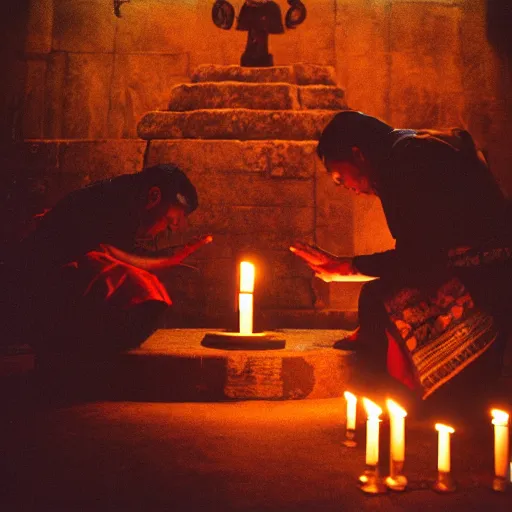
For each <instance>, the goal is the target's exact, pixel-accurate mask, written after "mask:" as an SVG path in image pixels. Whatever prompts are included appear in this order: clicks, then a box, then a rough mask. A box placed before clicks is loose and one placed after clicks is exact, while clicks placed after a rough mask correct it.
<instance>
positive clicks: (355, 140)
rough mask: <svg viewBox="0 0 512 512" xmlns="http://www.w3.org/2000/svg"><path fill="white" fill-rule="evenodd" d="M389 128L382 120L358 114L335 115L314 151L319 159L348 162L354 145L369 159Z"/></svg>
mask: <svg viewBox="0 0 512 512" xmlns="http://www.w3.org/2000/svg"><path fill="white" fill-rule="evenodd" d="M392 131H393V128H392V127H391V126H389V125H388V124H386V123H384V122H383V121H381V120H379V119H377V118H375V117H371V116H368V115H366V114H363V113H362V112H358V111H356V110H344V111H342V112H338V113H337V114H336V115H335V116H334V117H333V118H332V119H331V121H330V122H329V123H328V125H327V126H326V127H325V128H324V130H323V131H322V134H321V135H320V140H319V141H318V146H317V148H316V152H317V154H318V157H319V158H320V160H322V161H325V160H343V161H351V160H352V147H354V146H357V147H358V148H360V149H361V150H362V151H363V153H365V154H366V155H368V156H370V158H371V157H372V155H373V154H374V153H375V152H376V151H378V149H379V147H380V146H381V145H382V144H383V143H384V141H385V135H387V134H388V133H390V132H392Z"/></svg>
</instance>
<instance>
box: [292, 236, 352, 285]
mask: <svg viewBox="0 0 512 512" xmlns="http://www.w3.org/2000/svg"><path fill="white" fill-rule="evenodd" d="M290 251H291V252H293V253H294V254H295V255H297V256H299V258H302V259H303V260H304V261H305V262H306V263H307V264H308V265H309V268H311V270H313V272H314V273H315V276H316V277H318V278H319V279H322V281H325V282H331V281H335V280H336V277H337V276H348V275H354V274H358V273H359V272H357V270H355V268H354V267H353V265H352V258H343V257H338V256H334V255H333V254H330V253H328V252H327V251H324V250H323V249H320V248H319V247H315V246H312V245H310V244H306V243H303V242H295V243H294V244H293V245H292V246H291V247H290Z"/></svg>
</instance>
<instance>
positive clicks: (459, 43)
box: [2, 0, 512, 307]
mask: <svg viewBox="0 0 512 512" xmlns="http://www.w3.org/2000/svg"><path fill="white" fill-rule="evenodd" d="M27 1H28V0H27ZM277 2H278V3H279V5H280V6H281V10H282V12H283V14H284V13H285V12H286V10H287V8H288V4H287V2H286V1H285V0H277ZM231 3H232V4H233V6H234V7H235V9H236V12H237V13H238V12H239V9H240V6H241V5H242V3H243V2H242V0H232V2H231ZM304 3H305V4H306V6H307V9H308V17H307V19H306V21H305V22H304V23H303V25H301V26H299V27H298V28H297V29H295V30H288V31H287V32H286V33H285V34H283V35H278V36H271V38H270V50H271V52H272V53H273V55H274V61H275V64H276V65H288V64H291V63H296V62H310V63H314V64H322V65H328V66H333V67H334V69H335V72H336V77H337V83H338V85H339V86H340V87H341V88H342V89H343V90H344V91H345V97H346V100H347V103H348V105H349V106H350V107H351V108H354V109H359V110H362V111H365V112H367V113H369V114H372V115H376V116H378V117H382V118H383V119H385V120H386V121H388V122H390V123H391V124H393V125H395V126H408V127H424V126H428V127H431V126H448V125H455V124H456V125H462V126H464V127H466V128H468V129H469V130H470V131H471V132H472V133H473V134H474V135H475V137H476V139H477V140H478V142H479V143H480V144H481V145H482V146H483V148H484V150H485V151H486V153H487V155H488V157H489V160H490V162H491V166H492V169H493V172H494V173H495V175H496V176H497V178H498V180H499V181H500V183H501V185H502V187H503V189H504V190H505V192H506V193H507V194H508V195H511V194H512V173H511V172H510V167H511V165H512V145H510V143H509V142H508V134H509V133H511V130H512V93H511V87H510V84H511V78H512V77H511V74H512V73H511V69H512V66H511V65H510V59H511V52H510V47H508V48H507V47H506V45H505V47H503V46H498V44H497V42H496V41H497V40H496V38H495V37H492V36H493V34H496V32H497V31H498V32H499V30H500V27H501V25H503V27H504V28H503V27H501V32H500V33H501V34H503V33H504V32H505V33H507V30H509V28H508V29H507V26H508V27H510V9H509V10H508V11H507V10H506V9H507V2H506V1H505V0H378V1H377V0H305V2H304ZM212 4H213V0H179V1H176V0H130V2H129V3H126V4H124V5H123V6H122V8H121V13H122V17H121V18H116V17H115V16H114V15H113V9H112V3H111V2H110V0H32V1H31V2H30V8H29V9H28V12H27V16H26V20H25V19H24V17H23V16H18V17H17V18H16V20H17V24H16V26H18V25H20V24H21V20H24V22H25V24H26V25H27V31H26V34H22V32H21V31H17V32H16V33H17V34H19V35H18V36H17V37H18V42H19V38H21V37H22V36H23V39H24V41H23V43H24V52H18V53H16V56H13V55H14V52H15V50H14V49H13V51H12V53H11V54H9V55H10V58H9V59H7V60H6V62H7V63H8V64H6V65H8V66H10V68H11V70H12V73H11V74H10V75H8V77H7V78H6V81H5V83H4V84H3V85H2V87H3V90H5V92H6V98H5V101H4V106H3V112H4V113H5V115H4V116H3V118H4V121H3V123H4V125H5V129H3V130H2V131H3V132H5V133H6V134H7V135H8V137H10V138H11V139H18V140H19V139H22V140H27V139H30V140H31V142H29V143H26V144H21V145H19V146H16V148H14V147H13V148H11V149H12V151H11V152H10V153H8V154H7V156H6V157H5V159H4V160H3V163H4V165H3V167H4V169H5V170H4V174H3V176H2V179H3V183H4V184H7V185H8V186H9V187H10V188H12V182H13V180H14V181H15V182H16V185H15V187H14V188H15V190H16V193H15V194H14V195H13V194H10V195H9V198H10V200H11V201H12V204H13V208H14V210H13V209H11V210H10V215H11V217H9V216H8V218H10V219H18V218H19V219H22V218H23V217H24V215H26V214H27V213H28V211H31V209H34V208H36V206H37V207H39V206H41V205H43V206H51V204H52V202H54V201H55V200H56V199H57V198H58V197H61V196H62V195H63V194H64V193H66V192H67V191H69V190H70V189H71V188H74V187H77V186H82V185H85V184H87V183H88V180H90V179H91V177H94V178H102V177H105V176H108V175H112V174H116V173H121V172H132V171H135V170H136V169H137V168H140V166H141V165H142V163H143V151H144V149H143V146H144V144H145V143H144V142H143V141H141V140H139V139H138V138H137V132H136V126H137V123H138V121H139V120H140V118H141V117H142V116H143V114H144V113H146V112H148V111H152V110H165V109H167V108H168V103H169V99H170V90H171V88H172V87H173V86H175V85H176V84H181V83H187V82H190V80H191V75H192V72H193V70H194V69H195V68H196V67H197V66H198V65H199V64H204V63H211V64H217V65H229V64H238V63H239V59H240V55H241V53H242V51H243V49H244V46H245V40H246V34H245V33H242V32H238V31H236V30H235V28H232V29H231V30H230V31H223V30H220V29H218V28H217V27H215V26H214V25H213V23H212V21H211V6H212ZM488 4H489V6H490V5H492V6H493V9H494V11H495V12H494V16H493V18H492V20H489V21H488V20H487V18H486V15H487V14H486V13H487V10H488ZM20 5H22V4H20ZM500 8H501V9H502V10H501V11H500V10H499V9H500ZM20 9H21V8H20ZM496 12H497V14H496ZM507 12H508V13H509V14H508V16H509V18H507V14H506V13H507ZM507 19H508V21H507ZM3 23H4V25H6V23H7V22H6V21H4V22H3ZM507 24H508V25H507ZM14 32H15V31H14V30H13V29H11V31H10V33H11V34H12V33H14ZM502 39H503V37H502ZM505 39H506V37H505ZM491 43H492V44H491ZM16 46H18V47H19V46H20V45H19V44H17V45H12V44H9V45H8V47H9V48H11V47H13V48H16ZM20 53H23V58H20V57H19V54H20ZM24 71H26V77H25V80H24V82H25V83H24V92H23V93H20V89H21V87H20V84H21V83H22V82H23V80H22V79H21V78H20V77H21V76H22V75H23V72H24ZM6 84H11V86H9V85H6ZM20 96H21V97H22V101H21V100H20V98H19V97H20ZM44 141H48V142H44ZM43 146H45V147H44V149H43ZM46 146H47V147H46ZM19 148H22V149H19ZM27 148H28V149H27ZM66 148H67V149H66ZM71 148H73V149H71ZM75 148H76V151H78V153H77V154H81V155H82V156H81V157H78V156H77V157H75V158H74V160H73V159H70V158H71V157H69V155H70V154H71V153H74V152H75ZM80 148H81V149H80ZM84 148H88V149H86V150H84ZM126 148H129V149H128V150H126ZM170 148H171V146H169V145H168V146H166V148H165V149H161V151H162V152H163V153H165V154H166V155H167V153H166V152H169V151H170V153H169V154H172V150H171V149H170ZM217 149H218V150H219V151H220V154H224V153H223V152H222V148H221V146H218V147H217ZM27 151H28V153H27ZM89 151H91V152H92V153H91V154H88V152H89ZM20 152H21V153H20ZM93 153H95V154H96V157H95V156H94V155H93ZM27 154H28V155H29V156H30V158H27V157H26V155H27ZM42 154H44V155H47V156H48V155H49V156H48V159H47V158H46V156H45V157H44V158H43V156H41V155H42ZM66 154H67V155H68V157H65V155H66ZM237 154H238V153H236V152H235V153H233V154H229V155H227V156H226V158H228V159H231V160H233V161H234V162H235V160H236V155H237ZM34 155H35V157H34ZM37 155H39V156H37ZM98 158H99V160H98ZM173 158H175V159H177V160H179V159H180V158H189V157H188V156H186V155H178V154H176V156H175V157H173ZM240 158H242V157H240ZM47 162H50V163H49V164H47ZM70 162H72V163H70ZM233 165H234V166H236V165H235V163H234V164H233ZM138 166H139V167H138ZM189 167H190V168H192V165H190V166H189ZM276 169H278V167H276ZM269 172H270V171H269ZM274 172H277V171H276V170H274ZM269 176H270V175H269ZM14 177H16V178H14ZM20 177H21V178H20ZM197 179H199V180H201V179H202V178H200V177H199V176H198V177H197ZM209 179H214V177H213V176H209ZM215 179H217V180H218V179H220V177H219V176H217V177H216V178H215ZM236 179H237V180H242V181H243V180H249V181H250V180H252V182H251V183H253V182H257V181H258V180H259V179H260V178H259V177H258V174H257V173H256V174H255V175H253V176H250V177H249V176H239V177H237V178H236ZM269 179H270V178H269ZM308 180H310V181H309V182H308ZM249 181H248V182H249ZM205 183H206V182H205ZM270 183H272V185H269V186H272V187H274V186H276V185H275V183H276V180H275V176H274V179H273V180H271V181H270ZM306 183H309V185H305V184H306ZM199 186H200V188H202V187H203V186H205V185H203V183H202V182H201V183H200V185H199ZM240 186H241V187H242V188H243V187H244V186H245V185H243V184H241V185H240ZM307 186H310V187H311V189H313V188H314V189H315V190H316V191H317V193H318V191H320V192H321V193H322V194H323V196H322V197H323V199H324V200H325V203H322V201H320V202H319V203H318V204H317V205H314V203H313V202H311V203H310V204H309V205H308V204H307V201H306V200H305V199H304V201H305V202H304V205H303V206H302V203H301V205H300V207H303V208H305V211H306V210H308V209H310V210H311V209H315V212H314V215H315V222H316V224H315V226H316V237H317V241H318V242H319V243H320V244H322V245H323V246H325V247H326V248H327V249H330V250H332V251H342V252H350V253H367V252H373V251H375V250H382V249H386V248H388V247H390V246H391V245H392V240H391V238H390V235H389V233H388V231H387V228H386V225H385V221H384V218H383V214H382V210H381V208H380V205H379V203H378V200H375V199H367V198H360V197H357V198H354V197H352V196H350V195H349V194H348V193H347V194H346V193H344V192H343V193H342V194H339V193H338V192H339V190H334V189H333V188H332V186H331V184H330V183H329V182H328V180H327V178H326V177H325V175H323V173H321V172H317V173H316V177H315V178H306V179H305V181H300V179H299V180H298V181H297V183H296V184H294V185H291V184H290V183H287V182H286V180H285V181H283V184H280V185H278V186H277V189H276V190H279V187H297V191H296V193H297V201H298V202H300V201H301V200H302V199H301V198H306V195H307V194H309V196H310V197H313V195H312V192H311V190H308V191H307V193H306V192H305V190H303V189H304V187H306V188H307ZM258 187H260V184H258V186H257V187H256V188H255V190H259V188H258ZM246 188H247V187H246ZM288 193H290V191H288ZM294 193H295V192H294ZM265 197H267V196H266V195H262V196H261V198H262V199H261V200H262V201H263V202H262V204H264V198H265ZM13 198H18V199H20V198H25V199H27V198H31V199H30V201H31V202H30V205H29V206H27V207H25V206H23V207H21V206H20V205H21V204H24V205H25V204H28V203H26V201H25V199H23V200H21V202H20V200H14V199H13ZM34 198H35V199H34ZM259 198H260V196H258V197H257V198H256V199H255V202H256V201H257V200H259ZM297 204H298V203H297ZM232 206H233V207H234V206H236V205H232ZM249 206H251V207H252V206H254V207H256V205H249ZM281 206H282V205H281ZM281 206H280V207H281ZM296 206H297V205H296ZM297 207H298V206H297ZM16 208H17V210H16ZM15 210H16V211H15ZM219 215H220V213H219ZM212 218H215V217H212ZM270 218H271V216H268V215H267V216H262V217H261V219H260V220H259V222H262V223H269V222H270V220H269V219H270ZM219 219H220V217H219ZM219 222H220V220H219ZM297 222H301V220H300V219H298V220H297ZM269 226H270V224H269ZM275 227H276V229H277V228H279V229H281V228H280V227H279V226H275ZM340 234H341V235H340ZM212 250H213V249H212ZM269 250H272V249H269ZM290 264H291V262H290ZM299 274H300V273H299ZM299 278H301V279H302V278H303V276H302V275H299ZM331 288H332V289H333V290H334V289H336V286H334V287H331ZM338 288H339V287H338ZM357 291H358V289H357V287H355V288H354V289H349V288H347V287H346V286H345V287H343V288H339V290H338V292H336V293H331V295H330V304H331V306H332V305H340V307H341V306H342V305H344V306H343V307H346V304H347V300H349V302H350V303H351V304H354V300H355V298H356V297H357ZM283 293H284V292H283ZM291 293H293V292H291ZM304 293H306V292H304ZM311 293H312V294H311V297H312V299H311V300H312V301H313V302H314V300H315V298H314V297H315V293H316V292H314V291H313V292H311ZM347 294H348V296H349V298H348V299H347V297H346V296H347ZM320 295H321V294H320ZM304 296H305V295H303V297H304ZM286 297H289V296H288V295H286V296H283V297H282V298H279V301H281V303H282V304H283V305H284V304H285V303H286V300H288V299H287V298H286ZM316 297H317V299H318V295H317V296H316Z"/></svg>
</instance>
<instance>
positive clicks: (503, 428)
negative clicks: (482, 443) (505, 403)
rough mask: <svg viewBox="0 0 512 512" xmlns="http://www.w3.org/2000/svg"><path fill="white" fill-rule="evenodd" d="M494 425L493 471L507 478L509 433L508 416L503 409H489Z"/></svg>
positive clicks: (500, 476) (498, 475)
mask: <svg viewBox="0 0 512 512" xmlns="http://www.w3.org/2000/svg"><path fill="white" fill-rule="evenodd" d="M491 415H492V424H493V425H494V473H495V475H496V476H497V477H499V478H507V474H508V469H509V464H510V462H509V459H510V452H509V439H508V436H509V433H508V418H509V415H508V414H507V413H506V412H505V411H500V410H498V409H493V410H492V411H491Z"/></svg>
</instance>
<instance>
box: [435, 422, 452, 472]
mask: <svg viewBox="0 0 512 512" xmlns="http://www.w3.org/2000/svg"><path fill="white" fill-rule="evenodd" d="M436 430H437V431H438V432H439V440H438V450H437V470H438V471H442V472H443V473H449V472H450V470H451V459H450V434H453V433H454V432H455V430H454V429H453V428H452V427H448V426H447V425H443V424H442V423H436Z"/></svg>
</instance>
